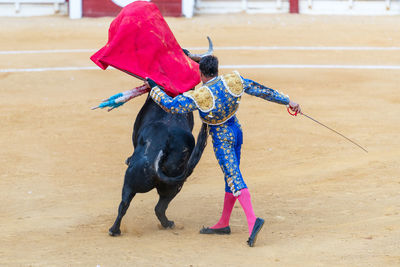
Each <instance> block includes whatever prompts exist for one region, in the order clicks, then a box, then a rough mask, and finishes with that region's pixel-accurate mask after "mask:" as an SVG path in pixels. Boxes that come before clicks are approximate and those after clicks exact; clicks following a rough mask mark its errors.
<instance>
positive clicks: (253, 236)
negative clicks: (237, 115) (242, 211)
mask: <svg viewBox="0 0 400 267" xmlns="http://www.w3.org/2000/svg"><path fill="white" fill-rule="evenodd" d="M263 225H264V219H261V218H257V219H256V222H255V223H254V227H253V230H252V231H251V235H250V237H249V239H248V240H247V244H248V245H249V247H254V245H255V243H256V240H257V234H258V233H259V232H260V231H261V228H262V227H263Z"/></svg>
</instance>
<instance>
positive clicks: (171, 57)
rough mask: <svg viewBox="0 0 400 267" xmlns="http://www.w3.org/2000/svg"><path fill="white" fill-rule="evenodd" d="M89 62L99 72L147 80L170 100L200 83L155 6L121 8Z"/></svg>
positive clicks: (136, 4) (193, 64)
mask: <svg viewBox="0 0 400 267" xmlns="http://www.w3.org/2000/svg"><path fill="white" fill-rule="evenodd" d="M90 59H91V60H92V61H93V62H94V63H96V64H97V65H98V66H99V67H100V68H102V69H106V68H107V67H108V66H113V67H115V68H117V69H119V70H121V71H124V72H126V73H128V74H130V75H133V76H135V77H140V78H146V77H149V78H151V79H153V80H154V81H155V82H156V83H157V84H159V85H161V86H162V87H163V88H164V90H165V92H166V93H167V94H168V95H170V96H172V97H175V96H176V95H178V94H180V93H183V92H186V91H188V90H190V89H191V88H193V87H195V86H196V85H197V84H198V83H199V82H200V72H199V67H198V64H197V63H196V62H194V61H193V60H191V59H190V58H189V57H187V56H186V55H185V54H184V53H183V51H182V49H181V47H180V46H179V44H178V42H177V41H176V39H175V37H174V35H173V33H172V31H171V30H170V28H169V27H168V24H167V23H166V21H165V20H164V18H163V17H162V15H161V13H160V11H159V10H158V8H157V6H156V5H155V4H153V3H149V2H145V1H136V2H133V3H131V4H129V5H127V6H125V7H124V8H123V9H122V11H121V12H120V14H119V15H118V16H117V17H116V18H115V19H114V20H113V21H112V23H111V25H110V29H109V32H108V43H107V44H106V45H105V46H104V47H103V48H102V49H100V50H99V51H98V52H96V53H95V54H94V55H93V56H91V58H90Z"/></svg>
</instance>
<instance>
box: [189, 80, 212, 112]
mask: <svg viewBox="0 0 400 267" xmlns="http://www.w3.org/2000/svg"><path fill="white" fill-rule="evenodd" d="M184 95H185V96H189V97H190V98H192V99H193V100H194V101H195V102H196V104H197V106H198V107H199V108H200V110H201V111H203V112H207V111H210V110H211V109H212V108H213V107H214V99H213V96H212V94H211V92H210V90H209V89H208V88H207V87H206V86H202V87H200V88H199V89H195V90H190V91H188V92H186V93H184Z"/></svg>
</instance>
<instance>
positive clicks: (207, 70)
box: [200, 55, 218, 77]
mask: <svg viewBox="0 0 400 267" xmlns="http://www.w3.org/2000/svg"><path fill="white" fill-rule="evenodd" d="M200 71H201V73H203V75H204V76H206V77H216V76H218V58H217V57H216V56H213V55H210V56H205V57H203V58H202V59H200Z"/></svg>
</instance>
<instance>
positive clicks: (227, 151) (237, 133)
mask: <svg viewBox="0 0 400 267" xmlns="http://www.w3.org/2000/svg"><path fill="white" fill-rule="evenodd" d="M199 68H200V78H201V80H202V82H203V85H202V86H201V87H199V88H197V89H194V90H190V91H187V92H185V93H183V94H180V95H178V96H176V97H174V98H172V97H170V96H169V95H167V94H166V93H165V92H164V91H163V90H161V89H160V87H159V86H158V85H157V84H156V83H155V82H154V81H153V80H151V79H150V78H147V84H148V86H149V87H150V88H151V91H150V96H151V97H152V99H153V100H154V101H155V102H156V103H157V104H158V105H159V106H160V107H161V108H163V109H164V110H165V111H167V112H171V113H187V112H192V111H195V110H198V111H199V114H200V118H201V120H202V121H203V122H204V123H206V124H208V125H209V133H210V135H211V137H212V143H213V148H214V153H215V156H216V158H217V160H218V163H219V165H220V167H221V169H222V172H223V174H224V178H225V198H224V206H223V211H222V215H221V218H220V220H219V221H218V222H217V223H216V224H215V225H214V226H212V227H203V229H201V230H200V233H201V234H230V233H231V229H230V227H229V219H230V216H231V213H232V209H233V206H234V204H235V202H236V199H238V200H239V203H240V204H241V206H242V208H243V210H244V212H245V215H246V218H247V223H248V229H249V238H248V240H247V243H248V245H249V246H250V247H253V246H254V244H255V242H256V238H257V234H258V233H259V232H260V230H261V228H262V226H263V225H264V219H262V218H257V217H256V216H255V214H254V211H253V207H252V204H251V198H250V192H249V190H248V188H247V185H246V183H245V182H244V179H243V176H242V174H241V172H240V168H239V164H240V151H241V146H242V142H243V134H242V128H241V126H240V124H239V121H238V119H237V117H236V112H237V110H238V108H239V103H240V100H241V97H242V95H243V93H247V94H250V95H253V96H257V97H260V98H263V99H265V100H268V101H272V102H275V103H278V104H282V105H288V106H289V107H290V109H291V110H292V111H295V112H301V110H300V106H299V105H298V104H296V103H294V102H292V101H290V99H289V97H288V96H287V95H284V94H282V93H280V92H278V91H276V90H274V89H271V88H268V87H266V86H263V85H261V84H259V83H257V82H255V81H252V80H250V79H246V78H243V77H242V76H241V75H240V74H239V73H238V72H237V71H234V72H232V73H229V74H225V75H221V76H218V59H217V57H215V56H212V55H210V56H206V57H203V58H202V59H201V60H200V63H199Z"/></svg>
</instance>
